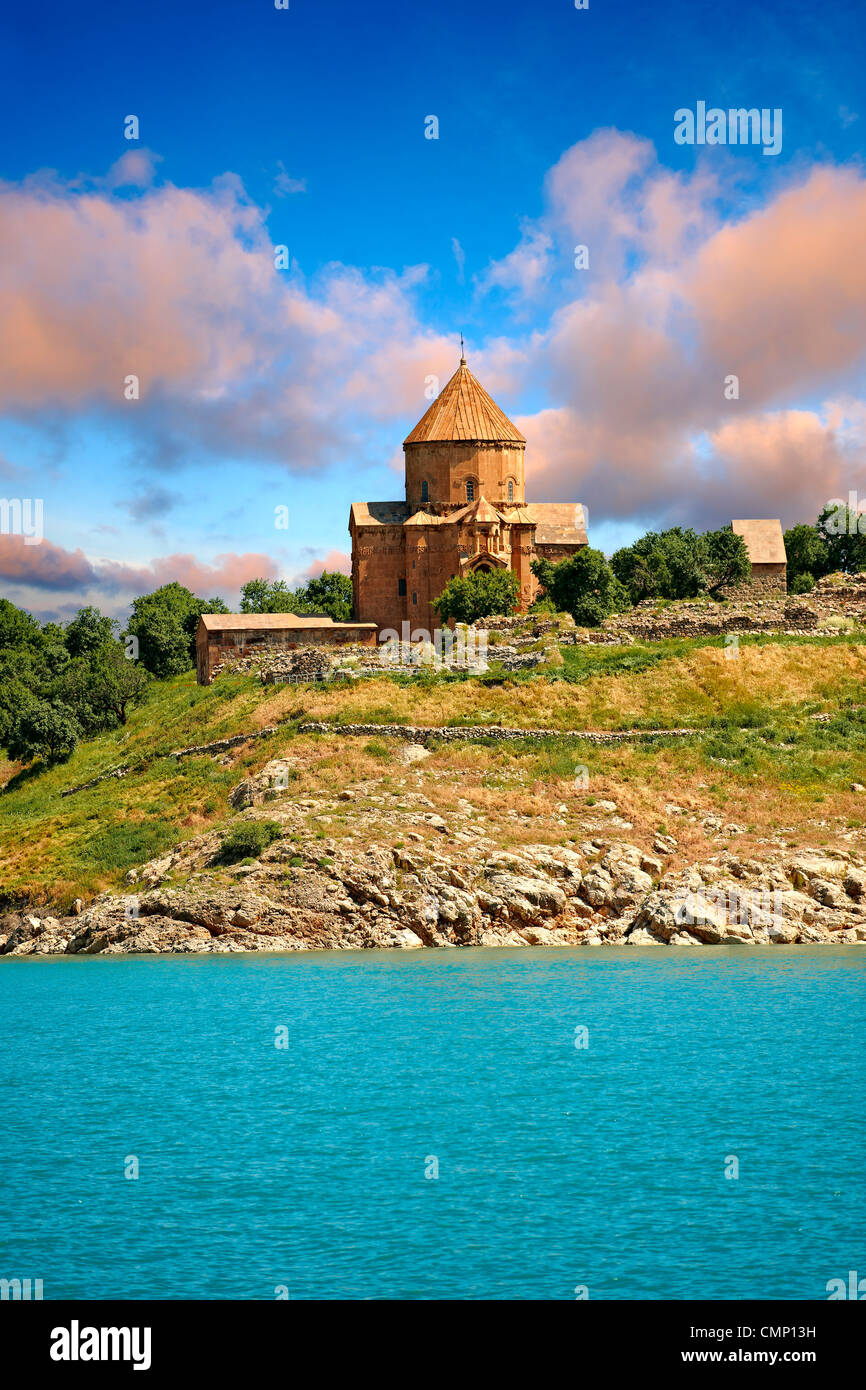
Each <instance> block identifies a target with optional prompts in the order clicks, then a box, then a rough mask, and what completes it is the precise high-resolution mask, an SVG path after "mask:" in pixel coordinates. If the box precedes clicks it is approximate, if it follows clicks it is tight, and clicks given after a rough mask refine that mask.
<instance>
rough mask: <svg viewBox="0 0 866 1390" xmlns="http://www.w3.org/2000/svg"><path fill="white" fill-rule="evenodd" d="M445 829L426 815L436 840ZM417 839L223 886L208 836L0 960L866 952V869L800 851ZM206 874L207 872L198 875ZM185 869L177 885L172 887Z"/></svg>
mask: <svg viewBox="0 0 866 1390" xmlns="http://www.w3.org/2000/svg"><path fill="white" fill-rule="evenodd" d="M440 820H441V818H440V817H438V816H435V815H431V814H428V816H427V822H428V825H427V827H426V829H427V831H428V833H429V832H430V831H432V832H434V833H435V832H437V831H439V830H441V829H442V826H441V825H439V824H437V822H439V821H440ZM408 838H409V840H410V843H409V844H408V845H407V844H405V843H403V844H401V845H399V846H395V847H392V848H387V847H385V846H381V845H371V846H368V847H367V848H366V850H364V851H362V852H357V851H352V850H351V849H350V848H348V849H347V848H346V847H343V846H340V845H338V844H336V843H334V842H333V841H328V842H326V843H325V844H320V845H319V846H318V847H317V848H316V849H315V850H314V851H313V850H311V849H309V848H299V847H298V846H296V845H287V844H286V843H285V842H284V841H279V840H278V841H277V842H276V843H275V844H274V845H272V846H271V848H270V849H269V850H267V851H265V853H264V854H263V855H262V856H261V858H260V859H259V860H257V861H256V862H255V863H254V864H246V865H240V866H237V867H236V868H235V869H233V870H232V871H230V873H229V874H228V877H229V878H230V880H231V881H230V882H228V883H226V882H225V879H226V877H227V874H226V872H224V873H223V875H222V880H223V881H221V882H218V881H217V879H218V878H219V875H218V874H217V872H216V870H215V869H213V868H209V867H207V866H208V865H209V864H212V862H213V860H214V856H215V854H216V853H217V851H218V848H219V838H218V837H217V836H214V835H210V836H203V837H201V838H200V839H199V840H198V841H195V842H192V843H191V845H190V844H188V845H184V846H181V847H180V848H179V850H178V851H177V852H176V853H175V854H174V855H172V856H166V857H164V858H163V859H161V860H157V861H154V862H153V863H151V864H149V865H146V866H145V867H144V868H143V869H142V870H141V871H140V873H137V872H135V871H133V872H132V873H131V874H130V875H129V876H128V879H129V880H130V892H129V893H127V894H120V893H107V894H103V895H101V896H100V897H99V898H97V899H95V900H94V902H93V903H92V904H90V905H89V906H88V907H86V908H85V907H84V904H83V903H80V902H77V903H76V905H75V906H76V909H77V910H76V912H75V914H74V915H72V916H69V917H61V918H58V917H53V916H47V915H40V914H39V913H38V912H25V913H8V914H6V916H5V917H4V918H3V919H0V954H3V955H7V956H30V955H118V954H127V953H129V954H147V955H152V954H160V953H182V954H188V953H221V954H224V953H229V952H237V951H258V952H261V951H271V952H287V951H304V950H335V949H337V950H362V949H369V948H396V949H403V950H406V949H417V948H421V947H441V948H449V947H459V946H493V947H503V946H560V945H561V946H611V947H616V946H673V947H676V946H684V947H689V946H700V945H713V946H717V945H732V946H772V945H792V944H795V943H803V944H809V945H820V944H833V945H839V944H849V945H858V944H863V943H866V859H864V858H863V856H860V855H857V854H855V853H854V852H848V851H842V850H835V851H833V852H832V853H831V852H827V851H822V850H817V849H815V850H810V849H802V850H798V851H796V852H795V853H789V854H788V855H785V856H773V857H771V858H769V859H766V860H763V861H757V860H754V859H747V858H743V857H740V856H738V855H736V854H734V853H730V852H727V851H726V852H723V853H720V854H717V855H715V856H713V857H711V858H709V859H708V860H706V861H705V862H702V863H700V864H691V865H682V864H680V865H678V864H677V862H676V857H677V854H676V852H677V842H676V840H674V839H673V837H671V836H657V837H656V839H655V840H654V842H653V844H652V847H651V848H650V849H649V850H646V849H643V848H641V847H640V846H639V845H635V844H631V843H628V842H625V841H622V840H604V839H592V840H587V841H585V842H584V843H583V844H581V845H580V846H579V848H577V849H568V848H564V847H562V846H559V845H547V844H536V845H524V846H521V847H520V849H515V850H511V851H508V852H504V851H496V850H493V851H489V852H486V853H484V854H483V855H479V854H478V853H477V852H476V853H472V852H470V849H469V847H467V849H466V851H465V852H464V851H462V850H461V851H460V852H453V853H452V852H451V849H450V847H449V850H448V854H447V856H446V855H445V854H444V853H443V852H442V851H441V850H440V849H439V847H438V846H437V845H436V844H435V841H434V843H432V844H431V843H430V841H429V840H428V839H426V838H425V837H424V836H422V835H421V834H420V833H415V834H413V835H410V836H409V837H408ZM196 862H198V863H200V864H202V865H204V867H203V868H201V869H199V870H195V869H194V868H193V865H194V864H195V863H196ZM179 872H181V873H183V874H184V875H185V876H186V881H185V883H184V884H183V886H178V887H175V886H172V883H171V879H172V878H173V877H175V876H177V874H178V873H179Z"/></svg>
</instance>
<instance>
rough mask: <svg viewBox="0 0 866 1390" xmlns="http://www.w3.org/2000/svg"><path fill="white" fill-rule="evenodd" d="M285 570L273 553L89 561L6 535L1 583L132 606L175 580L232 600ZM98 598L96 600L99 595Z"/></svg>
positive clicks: (0, 540) (0, 554)
mask: <svg viewBox="0 0 866 1390" xmlns="http://www.w3.org/2000/svg"><path fill="white" fill-rule="evenodd" d="M278 574H279V566H278V565H277V564H276V562H275V561H274V560H272V559H271V558H270V556H268V555H263V554H256V553H247V554H242V555H241V554H235V553H231V552H230V553H227V554H223V555H217V556H215V557H214V560H213V562H212V563H207V562H205V561H202V560H199V559H197V558H196V557H195V556H193V555H184V554H177V555H162V556H159V557H157V558H156V559H153V560H150V561H148V562H146V563H144V564H130V563H125V562H120V561H116V560H98V559H89V558H88V557H87V556H86V555H85V554H84V552H83V551H82V550H74V551H71V550H65V549H64V548H63V547H62V546H58V545H53V544H52V543H51V542H50V541H48V540H43V541H42V542H41V543H40V544H39V545H26V544H25V542H24V538H23V537H22V536H13V535H0V580H2V581H4V582H5V583H6V584H8V585H12V586H20V587H22V588H26V589H28V590H37V591H51V592H52V593H57V594H68V595H69V596H70V597H73V598H74V597H75V596H76V595H78V596H80V601H81V603H84V602H85V598H84V597H83V595H84V594H85V593H86V594H88V595H89V596H90V598H89V599H88V600H87V601H90V602H99V600H100V598H103V599H105V600H112V601H114V600H121V601H122V602H128V601H129V600H130V599H131V598H134V597H136V596H137V595H139V594H147V593H151V592H152V591H153V590H154V589H158V588H159V587H160V586H161V585H163V584H169V583H171V582H172V581H173V580H177V582H178V583H180V584H184V585H186V587H187V588H188V589H191V590H192V592H193V593H195V594H198V595H199V596H200V597H202V598H211V597H213V596H215V595H218V596H220V597H224V598H225V599H226V601H230V599H231V598H233V597H234V596H235V595H236V594H237V593H238V591H239V590H240V588H241V586H242V585H243V584H245V583H246V582H247V580H249V579H256V578H264V579H276V578H277V576H278ZM94 596H95V597H94Z"/></svg>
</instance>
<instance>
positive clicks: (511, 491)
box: [508, 478, 514, 502]
mask: <svg viewBox="0 0 866 1390" xmlns="http://www.w3.org/2000/svg"><path fill="white" fill-rule="evenodd" d="M508 500H509V502H513V501H514V483H513V482H512V481H511V479H510V478H509V479H508Z"/></svg>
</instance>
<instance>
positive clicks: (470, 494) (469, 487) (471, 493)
mask: <svg viewBox="0 0 866 1390" xmlns="http://www.w3.org/2000/svg"><path fill="white" fill-rule="evenodd" d="M466 501H467V502H474V501H475V484H474V483H473V481H472V479H471V478H467V480H466Z"/></svg>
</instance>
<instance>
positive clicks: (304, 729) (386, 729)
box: [299, 721, 704, 744]
mask: <svg viewBox="0 0 866 1390" xmlns="http://www.w3.org/2000/svg"><path fill="white" fill-rule="evenodd" d="M299 732H300V733H302V734H329V735H330V736H331V737H336V738H400V739H404V740H405V741H406V742H407V743H421V744H424V743H428V742H429V741H430V740H431V739H435V740H436V741H437V742H440V743H461V742H466V741H467V740H470V741H471V740H473V739H475V740H477V739H480V738H489V739H496V740H500V741H502V742H505V741H507V740H509V739H530V740H531V741H533V742H540V741H541V740H542V739H550V738H555V739H557V741H558V742H560V743H561V742H563V741H566V740H571V741H573V740H578V741H579V742H582V743H634V742H635V741H640V740H642V739H658V738H697V737H698V735H699V734H701V733H703V732H704V731H703V730H701V729H624V730H619V729H618V730H615V731H613V730H610V731H609V730H607V729H605V730H598V731H593V730H590V729H566V730H563V729H505V728H502V726H501V725H499V724H474V725H466V726H464V727H459V726H458V727H452V726H451V725H439V726H436V727H430V728H428V727H425V726H419V725H417V724H416V725H413V724H326V723H324V722H322V721H316V722H313V723H309V724H301V726H300V729H299Z"/></svg>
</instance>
